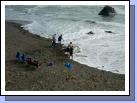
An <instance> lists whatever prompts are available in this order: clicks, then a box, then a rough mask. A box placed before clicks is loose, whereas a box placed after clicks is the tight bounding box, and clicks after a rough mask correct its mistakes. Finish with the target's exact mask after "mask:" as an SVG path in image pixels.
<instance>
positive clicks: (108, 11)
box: [98, 5, 116, 16]
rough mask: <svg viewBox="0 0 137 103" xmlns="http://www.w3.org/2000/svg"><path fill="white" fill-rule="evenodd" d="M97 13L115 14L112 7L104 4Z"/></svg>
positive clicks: (104, 14)
mask: <svg viewBox="0 0 137 103" xmlns="http://www.w3.org/2000/svg"><path fill="white" fill-rule="evenodd" d="M98 15H103V16H115V15H116V11H115V9H114V8H113V7H111V6H108V5H106V6H105V7H104V8H103V9H102V10H101V11H100V12H99V14H98Z"/></svg>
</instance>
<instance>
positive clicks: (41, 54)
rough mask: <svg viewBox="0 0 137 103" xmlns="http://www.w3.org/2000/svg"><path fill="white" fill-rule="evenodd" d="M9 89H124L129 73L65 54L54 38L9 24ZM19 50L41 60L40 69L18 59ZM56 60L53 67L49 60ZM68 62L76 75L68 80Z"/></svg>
mask: <svg viewBox="0 0 137 103" xmlns="http://www.w3.org/2000/svg"><path fill="white" fill-rule="evenodd" d="M5 30H6V31H5V33H6V34H5V52H6V53H5V60H6V61H5V71H6V73H5V76H6V77H5V78H6V82H5V83H6V91H124V90H125V75H124V74H116V73H112V72H108V71H103V70H99V69H97V68H92V67H89V66H86V65H83V64H80V63H78V62H75V61H73V60H70V59H68V58H66V57H65V56H64V52H63V50H62V49H61V46H60V45H57V47H56V48H52V47H51V40H50V39H46V38H44V37H40V36H38V35H36V34H31V33H29V32H28V31H26V30H24V29H23V28H22V27H21V24H17V23H13V22H8V21H6V23H5ZM17 51H19V52H21V53H24V54H25V55H27V56H28V57H31V58H33V59H35V60H38V61H39V62H40V63H41V65H40V67H39V68H36V67H34V66H30V65H27V64H24V63H21V62H19V61H17V60H16V53H17ZM49 61H53V62H54V63H55V64H54V65H53V66H47V62H49ZM65 62H70V63H72V64H73V69H72V71H70V74H71V76H72V77H73V78H72V79H70V80H66V77H67V75H68V73H69V72H68V71H67V69H66V67H65V65H64V64H65Z"/></svg>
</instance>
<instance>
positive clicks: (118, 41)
mask: <svg viewBox="0 0 137 103" xmlns="http://www.w3.org/2000/svg"><path fill="white" fill-rule="evenodd" d="M103 7H104V6H103V5H100V6H99V5H98V6H78V5H77V6H72V5H66V6H64V5H60V6H59V5H58V6H55V5H54V6H52V5H50V6H48V5H40V6H36V5H32V6H31V5H29V6H25V5H24V6H23V5H22V6H21V5H20V6H16V5H14V6H10V5H8V6H6V8H5V18H6V20H13V21H18V22H19V21H28V22H29V23H27V24H26V23H24V24H23V28H24V29H26V30H29V31H30V32H31V33H34V34H38V35H40V36H43V37H46V38H51V37H52V35H53V34H55V33H56V34H57V35H60V34H62V35H63V39H64V40H63V44H64V45H67V44H68V43H69V42H73V44H74V45H75V49H74V58H73V59H74V60H75V61H77V62H79V63H81V64H85V65H88V66H91V67H96V68H98V69H102V70H106V71H111V72H115V73H120V74H125V7H124V5H117V6H116V5H113V6H112V7H114V8H115V10H116V12H117V15H116V16H114V17H103V16H100V15H98V13H99V12H100V11H101V9H102V8H103ZM90 31H92V32H93V33H94V34H87V33H88V32H90ZM105 31H112V32H113V33H106V32H105Z"/></svg>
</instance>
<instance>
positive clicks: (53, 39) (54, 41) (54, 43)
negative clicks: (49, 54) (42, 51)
mask: <svg viewBox="0 0 137 103" xmlns="http://www.w3.org/2000/svg"><path fill="white" fill-rule="evenodd" d="M56 39H57V37H56V34H54V35H53V36H52V47H55V46H56V43H57V40H56ZM62 40H63V38H62V34H61V35H60V36H59V37H58V43H60V44H61V41H62Z"/></svg>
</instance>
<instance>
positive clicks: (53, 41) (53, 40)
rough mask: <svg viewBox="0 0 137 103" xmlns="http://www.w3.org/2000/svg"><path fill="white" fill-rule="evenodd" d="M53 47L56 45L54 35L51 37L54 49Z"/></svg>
mask: <svg viewBox="0 0 137 103" xmlns="http://www.w3.org/2000/svg"><path fill="white" fill-rule="evenodd" d="M55 45H56V34H54V35H53V37H52V45H51V46H52V47H55Z"/></svg>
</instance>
